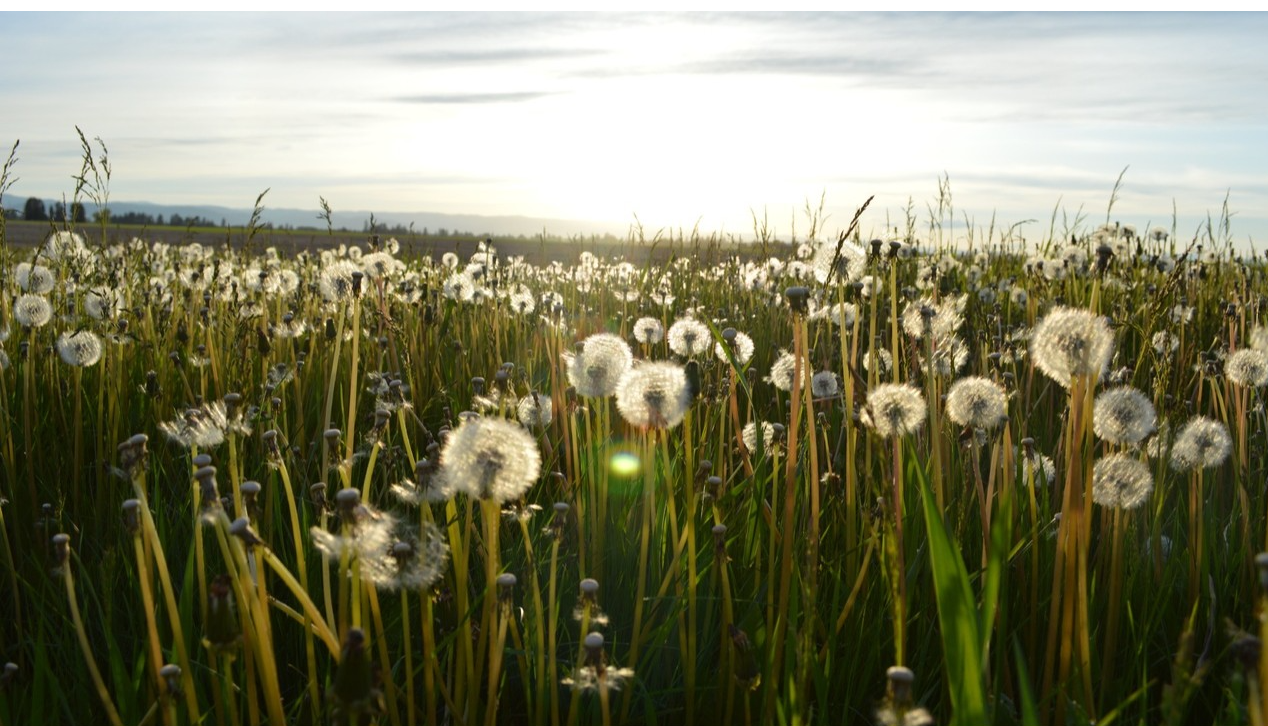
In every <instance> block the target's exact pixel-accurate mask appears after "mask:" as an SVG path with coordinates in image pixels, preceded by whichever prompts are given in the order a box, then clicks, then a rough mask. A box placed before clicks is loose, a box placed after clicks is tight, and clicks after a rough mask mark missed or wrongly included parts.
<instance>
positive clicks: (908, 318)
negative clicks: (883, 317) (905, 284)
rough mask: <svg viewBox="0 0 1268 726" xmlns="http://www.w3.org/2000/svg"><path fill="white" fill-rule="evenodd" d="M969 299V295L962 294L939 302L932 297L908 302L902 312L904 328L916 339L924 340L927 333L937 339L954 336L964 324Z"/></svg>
mask: <svg viewBox="0 0 1268 726" xmlns="http://www.w3.org/2000/svg"><path fill="white" fill-rule="evenodd" d="M967 301H968V296H967V295H960V296H959V297H950V298H946V299H944V300H943V301H942V302H940V303H937V304H935V303H934V302H933V300H932V299H931V298H922V299H920V300H915V301H912V302H910V303H907V307H905V308H903V314H902V322H903V330H904V331H905V332H906V333H907V335H909V336H911V337H912V338H915V339H916V340H922V339H923V338H924V337H925V336H926V335H932V336H933V338H934V340H935V341H940V340H943V339H946V338H949V337H951V336H954V335H955V334H956V332H957V331H958V330H959V329H960V326H961V325H963V324H964V306H965V303H966V302H967Z"/></svg>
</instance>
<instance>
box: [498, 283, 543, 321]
mask: <svg viewBox="0 0 1268 726" xmlns="http://www.w3.org/2000/svg"><path fill="white" fill-rule="evenodd" d="M506 302H507V304H508V305H509V306H510V308H511V310H512V311H514V312H515V314H517V315H526V316H527V315H532V314H533V311H534V310H536V309H537V301H536V300H535V299H534V298H533V293H532V291H530V290H529V289H528V288H527V287H525V286H523V285H516V286H515V287H513V288H512V289H511V293H510V295H508V296H507V298H506Z"/></svg>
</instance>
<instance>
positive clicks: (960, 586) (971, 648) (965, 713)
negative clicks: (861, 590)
mask: <svg viewBox="0 0 1268 726" xmlns="http://www.w3.org/2000/svg"><path fill="white" fill-rule="evenodd" d="M918 477H919V479H920V501H921V505H922V507H923V509H924V515H925V527H926V528H927V529H928V535H929V564H930V569H931V570H932V571H933V582H934V589H935V591H936V592H937V600H938V623H939V625H940V630H941V634H942V651H943V666H944V667H943V672H944V673H945V674H946V678H947V686H948V688H950V691H951V706H952V709H953V714H952V719H951V723H952V724H966V725H968V724H974V725H977V724H985V723H989V721H990V719H989V715H988V712H987V706H986V688H985V686H984V685H983V682H982V653H981V649H980V648H981V643H982V640H981V636H980V632H981V628H980V625H979V623H978V613H977V606H976V604H975V602H974V598H973V589H972V587H971V586H970V584H969V573H968V570H967V569H966V568H965V566H964V560H963V559H962V558H961V557H960V552H959V550H958V549H957V548H956V546H955V543H954V542H953V541H952V539H951V535H950V533H948V532H947V529H946V526H945V525H944V524H943V522H942V517H941V515H940V514H939V513H938V509H937V505H936V504H935V503H934V500H933V493H932V492H930V490H929V483H928V481H926V479H925V476H924V472H923V471H921V472H920V473H919V475H918Z"/></svg>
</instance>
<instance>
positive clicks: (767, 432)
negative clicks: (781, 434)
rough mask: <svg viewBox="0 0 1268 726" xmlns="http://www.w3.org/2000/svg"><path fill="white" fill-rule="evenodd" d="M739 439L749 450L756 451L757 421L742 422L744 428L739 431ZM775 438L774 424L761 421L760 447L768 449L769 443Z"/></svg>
mask: <svg viewBox="0 0 1268 726" xmlns="http://www.w3.org/2000/svg"><path fill="white" fill-rule="evenodd" d="M740 439H741V440H742V441H743V442H744V448H745V449H748V450H749V451H757V423H756V422H754V421H750V422H748V423H746V424H744V429H743V430H742V431H741V432H740ZM774 440H775V427H774V425H772V424H770V423H767V422H765V421H763V422H762V448H763V449H764V450H766V451H769V450H770V447H771V443H772V442H773V441H774Z"/></svg>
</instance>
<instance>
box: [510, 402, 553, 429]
mask: <svg viewBox="0 0 1268 726" xmlns="http://www.w3.org/2000/svg"><path fill="white" fill-rule="evenodd" d="M515 413H516V415H517V416H519V420H520V423H522V424H524V425H525V426H527V427H529V428H530V429H531V428H539V427H540V428H544V427H546V426H549V425H550V422H551V421H552V420H553V418H554V404H553V403H552V402H551V400H550V396H544V395H542V394H540V393H530V394H529V395H527V396H525V397H523V398H521V399H520V402H519V405H518V406H517V407H516V410H515Z"/></svg>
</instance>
